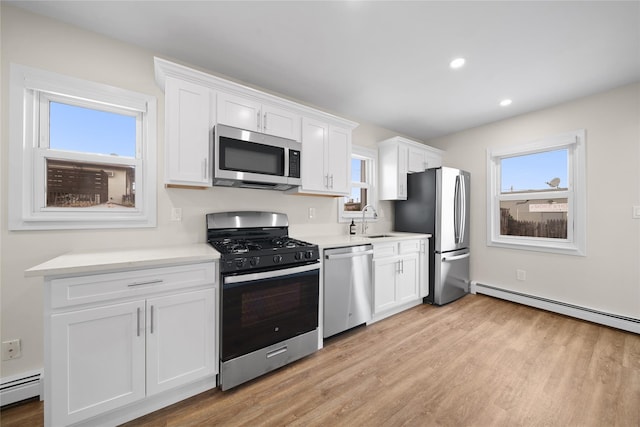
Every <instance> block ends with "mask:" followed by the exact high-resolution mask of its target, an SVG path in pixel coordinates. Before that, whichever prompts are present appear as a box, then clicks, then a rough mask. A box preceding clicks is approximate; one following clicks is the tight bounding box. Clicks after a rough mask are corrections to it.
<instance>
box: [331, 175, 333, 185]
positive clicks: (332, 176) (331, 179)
mask: <svg viewBox="0 0 640 427" xmlns="http://www.w3.org/2000/svg"><path fill="white" fill-rule="evenodd" d="M331 188H333V174H331Z"/></svg>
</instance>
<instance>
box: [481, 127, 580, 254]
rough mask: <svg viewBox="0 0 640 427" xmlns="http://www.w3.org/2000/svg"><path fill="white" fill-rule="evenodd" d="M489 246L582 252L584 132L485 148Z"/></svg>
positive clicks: (565, 252) (556, 251) (568, 252)
mask: <svg viewBox="0 0 640 427" xmlns="http://www.w3.org/2000/svg"><path fill="white" fill-rule="evenodd" d="M487 170H488V171H489V175H488V176H489V178H488V191H487V193H488V196H489V200H488V201H487V206H488V222H489V223H488V225H487V230H488V236H487V241H488V244H489V246H500V247H507V248H517V249H526V250H536V251H543V252H554V253H564V254H569V255H585V254H586V245H585V242H586V236H585V233H586V231H585V230H586V223H585V222H586V221H585V219H586V215H585V210H586V187H585V184H586V179H585V132H584V130H580V131H574V132H569V133H566V134H562V135H557V136H553V137H548V138H545V139H543V140H540V141H536V142H533V143H529V144H526V145H522V146H517V147H509V148H506V149H494V150H488V151H487Z"/></svg>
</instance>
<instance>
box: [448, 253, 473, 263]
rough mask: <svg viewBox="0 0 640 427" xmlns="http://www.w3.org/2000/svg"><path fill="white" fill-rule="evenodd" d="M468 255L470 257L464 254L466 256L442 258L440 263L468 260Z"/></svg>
mask: <svg viewBox="0 0 640 427" xmlns="http://www.w3.org/2000/svg"><path fill="white" fill-rule="evenodd" d="M469 255H471V254H470V253H466V254H462V255H456V256H452V257H449V258H447V257H442V262H445V261H447V262H448V261H457V260H459V259H463V258H469Z"/></svg>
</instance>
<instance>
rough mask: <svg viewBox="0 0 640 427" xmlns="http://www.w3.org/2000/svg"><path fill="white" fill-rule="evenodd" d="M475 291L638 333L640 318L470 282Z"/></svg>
mask: <svg viewBox="0 0 640 427" xmlns="http://www.w3.org/2000/svg"><path fill="white" fill-rule="evenodd" d="M473 288H475V293H477V294H483V295H489V296H492V297H496V298H500V299H504V300H507V301H513V302H517V303H519V304H524V305H528V306H531V307H536V308H540V309H543V310H547V311H552V312H554V313H559V314H564V315H566V316H571V317H576V318H578V319H582V320H587V321H589V322H594V323H598V324H601V325H605V326H611V327H612V328H617V329H622V330H624V331H628V332H634V333H636V334H640V319H634V318H632V317H625V316H618V315H616V314H611V313H605V312H602V311H598V310H593V309H590V308H586V307H580V306H578V305H573V304H567V303H564V302H560V301H554V300H550V299H546V298H541V297H537V296H533V295H527V294H523V293H519V292H514V291H509V290H506V289H501V288H496V287H494V286H489V285H484V284H482V283H472V289H473Z"/></svg>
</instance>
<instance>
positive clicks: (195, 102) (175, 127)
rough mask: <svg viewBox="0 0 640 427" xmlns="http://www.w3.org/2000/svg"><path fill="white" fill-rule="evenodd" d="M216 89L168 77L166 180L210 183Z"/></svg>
mask: <svg viewBox="0 0 640 427" xmlns="http://www.w3.org/2000/svg"><path fill="white" fill-rule="evenodd" d="M214 96H215V95H214V93H213V92H212V91H211V90H210V89H208V88H206V87H203V86H200V85H196V84H193V83H190V82H186V81H182V80H180V79H176V78H173V77H167V78H166V82H165V135H166V138H165V151H166V155H165V184H168V185H189V186H201V187H209V186H211V155H212V153H211V137H210V133H211V129H212V128H213V125H214V123H215V121H214V116H215V114H214V111H215V103H214V102H213V100H214Z"/></svg>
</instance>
